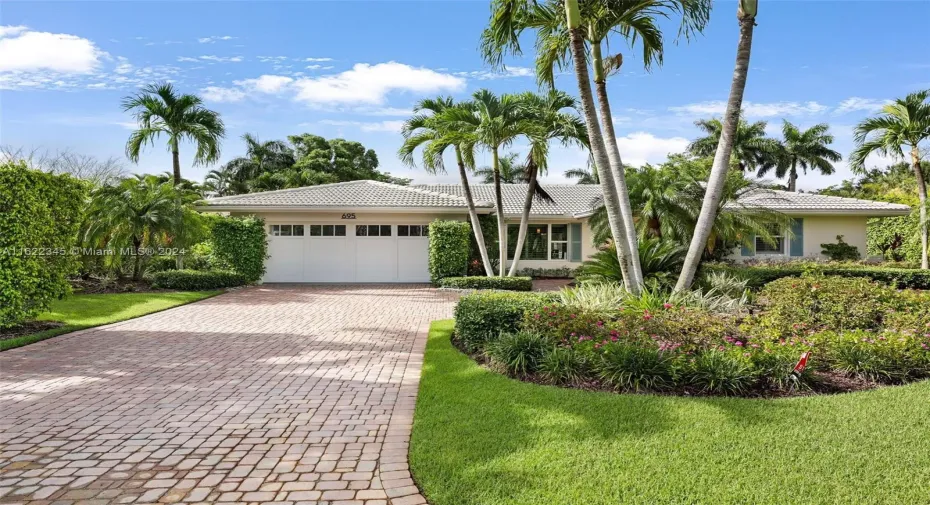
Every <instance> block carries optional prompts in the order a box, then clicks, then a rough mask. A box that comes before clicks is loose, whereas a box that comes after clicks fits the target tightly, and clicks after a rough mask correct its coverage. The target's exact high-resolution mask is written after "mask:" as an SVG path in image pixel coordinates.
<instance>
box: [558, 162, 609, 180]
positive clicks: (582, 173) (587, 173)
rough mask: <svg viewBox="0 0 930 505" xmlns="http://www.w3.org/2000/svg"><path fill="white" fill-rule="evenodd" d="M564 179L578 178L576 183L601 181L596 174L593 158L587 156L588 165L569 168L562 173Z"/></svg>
mask: <svg viewBox="0 0 930 505" xmlns="http://www.w3.org/2000/svg"><path fill="white" fill-rule="evenodd" d="M562 175H563V176H565V178H566V179H578V184H600V183H601V181H600V179H598V176H597V169H596V168H594V160H592V159H591V158H590V157H589V158H588V166H586V167H584V168H570V169H568V170H566V171H565V172H564V173H563V174H562Z"/></svg>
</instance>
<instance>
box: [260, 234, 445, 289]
mask: <svg viewBox="0 0 930 505" xmlns="http://www.w3.org/2000/svg"><path fill="white" fill-rule="evenodd" d="M427 230H428V225H426V224H406V223H405V224H398V223H393V224H388V223H371V224H367V223H366V224H351V225H346V224H343V223H293V222H292V223H287V224H283V223H279V224H270V225H268V233H269V235H270V236H269V244H268V254H269V256H270V258H269V259H268V260H267V261H266V269H267V272H266V273H265V278H264V280H265V282H428V281H429V270H428V267H427V262H428V245H429V238H428V236H427Z"/></svg>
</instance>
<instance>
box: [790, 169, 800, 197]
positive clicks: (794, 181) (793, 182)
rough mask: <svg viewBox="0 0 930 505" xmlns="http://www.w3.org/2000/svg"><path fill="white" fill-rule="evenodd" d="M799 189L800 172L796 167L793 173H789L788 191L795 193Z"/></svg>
mask: <svg viewBox="0 0 930 505" xmlns="http://www.w3.org/2000/svg"><path fill="white" fill-rule="evenodd" d="M797 189H798V171H797V169H796V168H795V167H791V172H788V191H791V192H794V191H797Z"/></svg>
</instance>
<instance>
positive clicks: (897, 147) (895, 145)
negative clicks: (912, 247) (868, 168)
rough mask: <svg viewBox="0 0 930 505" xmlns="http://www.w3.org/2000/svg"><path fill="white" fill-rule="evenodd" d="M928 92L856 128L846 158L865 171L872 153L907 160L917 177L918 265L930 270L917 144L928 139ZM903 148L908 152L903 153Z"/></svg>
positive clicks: (924, 182) (900, 101) (918, 93)
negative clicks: (908, 158) (850, 150)
mask: <svg viewBox="0 0 930 505" xmlns="http://www.w3.org/2000/svg"><path fill="white" fill-rule="evenodd" d="M928 98H930V90H923V91H916V92H914V93H910V94H908V95H907V96H906V97H904V98H898V99H897V100H895V101H894V102H892V103H890V104H888V105H885V106H884V107H882V111H881V112H880V113H879V114H878V115H877V116H873V117H870V118H867V119H865V120H863V121H862V122H861V123H859V124H858V125H856V128H855V130H854V131H853V133H854V138H855V142H856V149H855V150H854V151H853V152H852V154H851V155H850V156H849V165H850V168H851V169H852V170H853V171H854V172H856V173H859V174H861V173H863V172H864V171H865V160H866V158H867V157H868V156H869V155H870V154H872V153H879V154H881V155H883V156H888V157H896V158H899V159H907V154H909V155H910V161H911V168H912V169H913V170H914V176H915V177H916V178H917V198H918V200H919V202H920V244H921V253H920V266H921V268H923V269H927V268H930V264H928V258H927V240H928V239H927V227H928V225H927V207H928V205H930V204H928V202H927V180H926V178H925V176H924V174H923V172H922V170H921V166H920V160H921V156H922V153H921V150H920V143H921V142H926V141H927V139H930V103H928ZM905 148H908V151H909V152H908V153H907V154H905Z"/></svg>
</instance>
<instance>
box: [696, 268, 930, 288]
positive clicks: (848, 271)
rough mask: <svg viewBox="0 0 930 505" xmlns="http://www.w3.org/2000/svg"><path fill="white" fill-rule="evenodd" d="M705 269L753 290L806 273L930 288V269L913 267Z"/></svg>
mask: <svg viewBox="0 0 930 505" xmlns="http://www.w3.org/2000/svg"><path fill="white" fill-rule="evenodd" d="M702 269H703V270H704V272H726V273H728V274H731V275H734V276H736V277H739V278H741V279H746V280H747V281H748V282H747V287H749V288H752V289H761V288H762V286H765V285H766V284H768V283H770V282H772V281H774V280H777V279H781V278H782V277H799V276H801V275H804V274H805V273H817V274H822V275H834V276H838V277H865V278H867V279H871V280H873V281H876V282H881V283H883V284H888V285H891V286H894V287H897V288H899V289H930V270H917V269H912V268H893V267H881V266H875V267H870V266H853V265H850V266H843V264H838V265H831V264H829V263H827V264H822V265H821V264H816V263H805V262H786V263H784V264H772V265H753V266H735V265H724V264H709V265H704V266H703V267H702Z"/></svg>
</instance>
